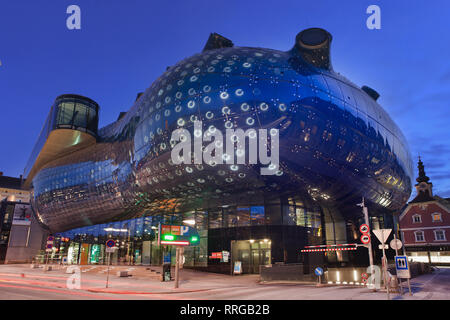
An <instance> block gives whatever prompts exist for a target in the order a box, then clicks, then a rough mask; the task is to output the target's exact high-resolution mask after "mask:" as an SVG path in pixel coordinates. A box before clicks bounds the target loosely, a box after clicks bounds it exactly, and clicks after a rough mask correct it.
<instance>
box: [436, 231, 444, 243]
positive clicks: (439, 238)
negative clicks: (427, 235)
mask: <svg viewBox="0 0 450 320" xmlns="http://www.w3.org/2000/svg"><path fill="white" fill-rule="evenodd" d="M434 240H436V241H445V240H446V239H445V231H444V230H434Z"/></svg>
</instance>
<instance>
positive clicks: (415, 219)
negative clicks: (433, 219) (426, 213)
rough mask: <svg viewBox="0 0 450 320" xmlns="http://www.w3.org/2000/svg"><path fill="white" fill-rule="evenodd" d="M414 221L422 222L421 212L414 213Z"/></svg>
mask: <svg viewBox="0 0 450 320" xmlns="http://www.w3.org/2000/svg"><path fill="white" fill-rule="evenodd" d="M412 218H413V223H422V217H421V216H420V214H415V215H413V217H412Z"/></svg>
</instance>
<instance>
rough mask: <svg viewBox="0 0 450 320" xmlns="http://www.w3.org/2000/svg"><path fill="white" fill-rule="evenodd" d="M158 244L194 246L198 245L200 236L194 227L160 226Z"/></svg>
mask: <svg viewBox="0 0 450 320" xmlns="http://www.w3.org/2000/svg"><path fill="white" fill-rule="evenodd" d="M158 242H159V244H162V245H164V244H169V245H176V246H196V245H198V244H199V243H200V236H199V235H198V232H197V229H196V228H194V227H188V226H178V225H164V224H162V225H160V226H159V234H158Z"/></svg>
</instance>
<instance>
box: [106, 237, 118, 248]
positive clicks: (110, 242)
mask: <svg viewBox="0 0 450 320" xmlns="http://www.w3.org/2000/svg"><path fill="white" fill-rule="evenodd" d="M115 246H116V241H114V240H113V239H109V240H106V247H107V248H113V247H115Z"/></svg>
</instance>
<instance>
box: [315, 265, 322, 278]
mask: <svg viewBox="0 0 450 320" xmlns="http://www.w3.org/2000/svg"><path fill="white" fill-rule="evenodd" d="M314 273H315V274H316V276H318V277H320V276H321V275H323V269H322V268H321V267H317V268H316V269H315V270H314Z"/></svg>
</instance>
